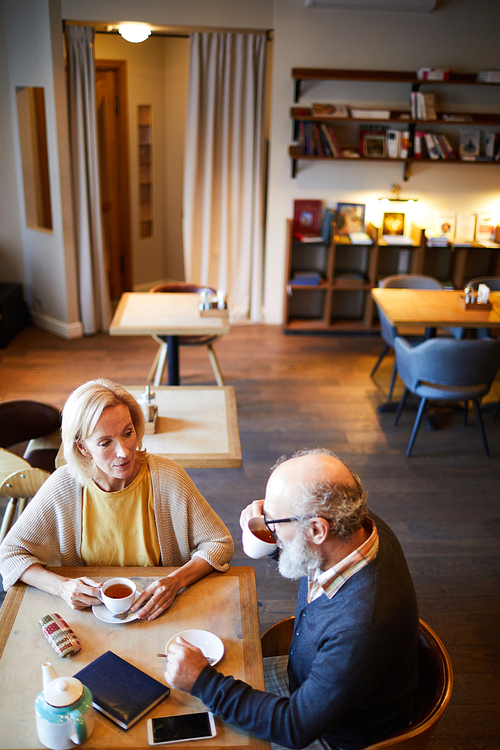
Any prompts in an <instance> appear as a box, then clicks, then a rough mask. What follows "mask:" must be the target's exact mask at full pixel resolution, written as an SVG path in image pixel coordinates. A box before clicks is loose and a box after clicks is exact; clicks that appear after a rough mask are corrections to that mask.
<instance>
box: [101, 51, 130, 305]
mask: <svg viewBox="0 0 500 750" xmlns="http://www.w3.org/2000/svg"><path fill="white" fill-rule="evenodd" d="M95 66H96V99H97V101H96V109H97V136H98V147H99V177H100V186H101V217H102V231H103V242H104V252H105V256H106V265H107V273H108V279H109V291H110V296H111V299H112V300H117V299H119V298H120V297H121V295H122V294H123V292H128V291H131V284H132V280H131V257H130V255H131V249H130V248H131V242H130V211H129V176H128V148H127V143H128V138H127V101H126V62H125V61H124V60H96V63H95Z"/></svg>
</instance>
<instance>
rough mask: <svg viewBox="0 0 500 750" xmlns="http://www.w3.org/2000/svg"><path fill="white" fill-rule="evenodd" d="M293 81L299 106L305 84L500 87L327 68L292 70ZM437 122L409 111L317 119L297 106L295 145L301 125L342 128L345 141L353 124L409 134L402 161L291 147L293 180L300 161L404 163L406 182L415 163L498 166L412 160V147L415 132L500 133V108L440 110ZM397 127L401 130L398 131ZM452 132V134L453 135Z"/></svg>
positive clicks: (458, 78)
mask: <svg viewBox="0 0 500 750" xmlns="http://www.w3.org/2000/svg"><path fill="white" fill-rule="evenodd" d="M292 78H293V79H294V100H295V103H298V101H299V99H300V96H301V85H302V82H303V81H305V80H309V81H320V80H322V81H325V80H326V81H352V82H353V83H356V82H365V83H388V84H389V83H405V84H409V85H410V87H411V89H410V91H418V90H419V89H420V88H421V87H422V86H426V87H428V86H432V87H433V88H434V87H446V86H449V85H462V86H464V85H466V86H481V87H484V86H489V87H492V86H496V87H498V86H499V85H500V84H495V83H485V82H484V81H478V80H476V74H474V73H470V74H469V73H467V74H458V73H455V74H454V73H451V74H450V78H449V79H448V80H446V81H427V80H425V81H424V80H420V79H419V78H417V75H416V73H415V72H411V71H383V70H382V71H381V70H378V71H368V70H341V69H326V68H293V69H292ZM410 91H409V92H408V100H409V98H410ZM436 114H437V119H435V120H420V119H415V118H412V117H411V113H410V109H409V108H408V109H407V110H403V109H401V110H400V109H398V110H392V109H390V110H389V117H388V118H385V117H384V118H383V119H375V118H366V119H361V118H358V117H356V118H354V117H334V118H331V117H330V118H325V117H315V116H314V115H312V114H311V112H310V110H308V108H305V107H300V106H294V107H292V108H291V111H290V117H291V119H292V121H293V138H294V140H295V141H297V140H298V125H299V123H301V122H302V123H310V122H312V123H317V124H318V125H321V124H322V123H327V124H329V125H331V126H332V127H334V128H337V126H339V125H340V129H341V130H340V131H339V138H341V137H342V123H344V124H346V123H350V128H351V130H352V124H353V123H356V124H358V125H373V124H377V125H382V126H383V125H387V124H389V125H391V126H392V127H393V128H394V129H401V130H403V129H404V130H408V131H409V150H408V157H401V158H389V157H382V158H377V157H371V156H369V157H368V156H363V155H360V156H359V157H358V158H352V157H344V156H342V155H340V156H339V157H335V156H329V155H323V154H321V153H305V150H304V149H303V148H302V147H301V146H300V145H296V144H295V145H291V146H290V148H289V155H290V158H291V165H292V177H295V176H296V173H297V164H298V161H299V160H306V159H307V160H316V159H321V160H326V159H329V160H330V161H333V160H334V159H337V158H338V159H342V160H344V161H351V162H366V161H371V162H373V161H377V162H384V163H394V162H397V161H399V162H402V163H403V165H404V166H403V179H404V180H406V179H408V173H409V165H410V164H412V163H415V162H417V163H420V164H422V163H425V164H462V165H463V164H467V166H478V165H481V166H484V165H486V164H487V165H490V166H491V165H493V166H498V165H499V164H500V161H482V160H478V161H465V160H462V159H431V158H414V156H413V143H414V134H415V129H416V128H417V129H420V130H424V129H425V130H426V131H428V130H429V129H430V131H431V132H432V131H435V128H436V126H438V127H439V129H440V130H441V129H442V128H445V129H446V132H447V133H450V134H451V135H450V137H452V134H453V133H456V132H457V129H460V128H462V129H471V128H485V127H491V128H499V129H500V108H499V111H498V112H494V113H484V112H453V111H442V110H439V111H438V112H437V113H436ZM396 126H399V128H398V127H396ZM450 128H451V131H450ZM346 149H349V150H351V151H352V150H353V147H352V144H345V145H344V146H342V145H341V146H340V150H341V151H342V150H346Z"/></svg>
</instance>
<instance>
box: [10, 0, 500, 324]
mask: <svg viewBox="0 0 500 750" xmlns="http://www.w3.org/2000/svg"><path fill="white" fill-rule="evenodd" d="M58 5H59V3H58V2H57V0H44V2H42V0H4V12H5V21H6V24H8V26H9V33H8V34H7V35H6V37H7V44H8V49H7V54H8V64H9V71H8V73H9V76H10V77H9V79H8V80H9V95H10V96H11V95H12V86H13V85H14V86H15V85H28V84H29V85H44V86H45V85H46V84H47V83H48V78H49V77H50V72H49V70H48V68H47V66H49V67H50V62H49V61H50V50H49V51H48V52H47V50H46V48H45V47H44V49H42V44H41V42H42V39H41V37H42V38H43V39H45V40H46V36H45V32H44V33H43V34H41V33H40V29H39V28H37V27H36V24H35V20H36V18H37V16H39V15H40V12H41V11H40V9H43V8H45V7H46V6H49V7H50V8H51V9H52V14H53V15H54V13H55V12H56V10H57V7H58ZM61 8H62V17H63V18H68V19H74V20H95V21H99V20H102V21H107V22H117V21H120V20H142V21H148V22H150V23H153V24H154V23H157V24H162V25H163V24H172V25H179V26H182V25H188V26H189V25H190V26H193V25H196V26H210V27H214V26H220V27H225V28H242V29H243V28H254V29H255V28H259V29H263V28H272V29H274V40H275V41H274V52H273V54H274V57H273V92H272V117H271V124H272V127H271V144H270V184H269V202H268V235H267V248H266V296H265V300H266V302H265V304H266V320H267V321H268V322H270V323H278V322H280V321H281V310H282V294H283V280H284V253H285V248H284V241H285V220H286V218H287V217H290V216H291V212H292V207H293V200H294V198H302V197H318V198H323V199H324V200H326V201H327V202H328V203H329V204H330V205H332V206H335V205H336V203H337V202H338V201H353V202H360V203H366V204H367V207H368V208H367V211H368V218H369V211H370V210H372V209H370V205H371V203H373V200H374V198H376V197H378V196H379V195H384V194H386V193H387V192H388V188H389V185H390V184H391V183H394V182H398V183H400V184H402V189H403V191H404V192H405V193H406V195H408V196H410V195H411V196H412V197H416V198H418V199H419V202H418V204H417V206H418V214H417V215H415V219H416V220H417V221H419V222H420V223H421V225H423V226H428V227H431V228H432V225H433V217H434V211H435V210H453V211H455V212H460V213H462V212H467V211H470V212H474V211H481V210H496V209H497V208H498V198H499V190H498V185H499V180H498V170H497V169H495V168H494V167H490V166H470V167H469V166H466V165H435V166H433V165H429V164H422V165H418V166H415V167H412V172H411V175H410V180H409V182H407V183H404V184H403V183H401V166H400V165H399V164H397V165H396V164H394V165H392V164H381V165H380V164H364V163H363V164H361V163H359V164H351V163H347V164H346V163H344V162H339V163H330V162H328V163H319V164H310V165H307V163H305V162H303V163H302V164H301V165H300V171H299V174H298V176H297V178H296V179H295V180H293V179H292V178H291V176H290V160H289V158H288V145H289V143H290V138H291V126H290V120H289V116H288V113H289V108H290V105H291V103H292V91H293V88H292V80H291V77H290V72H291V69H292V67H333V68H334V67H338V68H372V69H393V70H416V69H418V68H419V67H422V66H432V67H449V68H452V69H454V70H456V71H461V72H473V71H476V70H478V69H484V68H491V67H496V66H497V65H499V64H500V60H499V59H498V50H499V43H498V29H499V28H500V24H499V22H500V3H498V1H497V0H438V3H437V8H436V10H435V11H433V12H432V13H423V14H416V13H405V12H400V13H396V12H395V13H392V12H391V13H389V12H373V11H334V10H314V9H310V8H305V7H304V2H303V0H254V1H253V2H251V3H249V2H240V0H169V2H165V0H144V1H143V2H141V3H137V2H136V0H62V2H61ZM16 9H19V10H16ZM32 19H33V20H32ZM44 23H46V19H45V21H44ZM11 27H12V29H13V34H11ZM42 28H43V25H42ZM35 29H36V33H35ZM52 49H53V52H54V55H55V56H56V58H57V60H59V48H58V45H57V44H56V43H54V44H53V47H52ZM38 55H41V56H42V58H41V60H40V59H39V58H38ZM13 61H16V65H18V66H20V67H21V69H22V70H23V71H26V75H27V76H28V78H29V80H25V76H23V77H22V79H21V80H19V76H17V77H16V75H14V73H15V71H14V69H13V68H12V64H13ZM2 62H5V61H2V58H1V56H0V65H1V64H2ZM2 67H3V66H2ZM56 69H57V70H58V71H59V73H60V67H59V63H58V62H57V65H56ZM2 74H3V76H5V68H4V69H3V71H2ZM5 80H6V79H5V77H3V78H2V82H0V96H1V95H2V91H5ZM40 81H42V82H41V83H40ZM58 85H59V84H58ZM331 85H332V84H329V86H331ZM483 91H484V89H483ZM495 91H498V89H495ZM349 94H350V92H349V91H344V92H342V98H343V100H344V101H346V102H347V103H350V102H349ZM46 95H47V91H46ZM309 95H310V96H314V98H318V99H319V98H320V97H321V98H323V99H324V100H329V99H330V100H331V99H333V95H334V92H333V91H332V89H331V88H324V87H322V86H319V87H318V88H315V89H314V90H313V93H312V94H311V93H310V94H309ZM404 95H405V96H406V94H404ZM492 95H493V92H492ZM380 96H381V97H382V96H383V94H380ZM398 96H399V93H398V92H397V91H395V93H394V98H395V99H397V98H398ZM495 96H496V94H495ZM4 98H5V97H4ZM2 103H3V101H2ZM8 106H9V107H11V103H10V102H9V104H8ZM457 106H458V105H457ZM50 109H51V110H52V112H54V110H55V109H56V104H55V102H54V98H53V94H52V99H51V100H50ZM11 116H12V112H11ZM60 122H61V120H60V119H57V120H56V118H54V119H53V120H52V121H51V123H50V132H49V155H50V158H51V160H53V159H54V158H56V159H57V156H58V147H59V154H60V152H61V138H64V134H63V133H61V132H60V130H59V131H58V128H59V127H60ZM0 128H1V133H0V135H1V136H2V142H3V144H4V147H5V145H6V146H7V148H9V147H10V146H12V145H13V141H14V140H15V137H16V136H15V134H13V133H9V126H8V123H7V124H6V123H5V116H4V112H2V117H0ZM54 153H55V157H54ZM6 163H7V174H8V171H9V169H10V172H11V173H12V164H10V167H9V158H7V162H6ZM52 164H53V162H52V161H51V178H52V175H53V174H54V169H53V168H52ZM64 170H65V164H64V162H63V163H62V166H61V168H60V170H59V171H60V172H61V171H64ZM57 171H58V170H56V172H57ZM16 174H17V175H18V169H17V168H16ZM17 178H18V177H17ZM6 184H7V183H6V178H5V177H4V175H0V191H1V193H0V194H1V195H2V196H5V197H6V204H5V207H2V212H5V213H7V214H8V217H7V227H6V229H3V228H2V230H0V253H1V252H4V248H3V246H2V245H3V241H4V240H3V238H5V241H6V244H7V245H8V244H9V243H11V244H13V243H15V242H16V231H17V230H16V221H15V219H13V218H12V217H16V213H19V205H18V203H19V199H18V198H17V194H16V196H15V197H14V196H13V195H12V194H11V195H9V194H8V190H7V187H6ZM11 190H12V185H11ZM53 190H57V188H53ZM63 200H64V197H63V198H61V196H57V195H53V196H52V204H53V207H54V218H55V227H54V237H56V236H57V238H58V239H57V241H56V243H55V244H56V245H57V247H58V249H57V250H56V251H55V250H54V248H53V247H52V245H51V246H50V247H49V248H45V247H40V249H38V248H37V249H34V250H31V251H30V254H28V257H27V256H26V254H25V262H26V265H27V267H26V274H27V280H28V281H29V283H30V285H32V283H33V277H34V275H36V274H38V273H39V274H40V276H41V279H42V281H41V282H40V283H39V284H38V288H40V289H42V290H43V294H42V297H43V299H42V300H41V302H42V305H43V306H44V312H45V310H47V311H51V312H48V313H47V314H49V315H51V314H54V315H56V316H60V317H61V319H63V320H65V319H68V320H70V319H71V315H70V313H69V307H68V303H67V300H66V288H67V278H68V273H70V271H71V269H70V270H69V271H68V267H69V266H68V252H67V250H68V245H67V243H66V234H65V241H64V252H63V248H62V247H61V244H62V243H61V237H62V227H61V226H60V225H59V224H58V222H59V221H60V219H57V215H58V213H59V211H58V208H59V207H60V206H62V205H63V204H62V201H63ZM170 206H172V204H171V203H170ZM60 213H61V215H62V210H61V211H60ZM167 221H168V216H167ZM22 234H23V240H22V241H23V243H24V245H25V247H27V237H26V230H24V229H23V232H22ZM52 242H53V244H54V241H52ZM40 244H43V243H40ZM12 252H13V250H10V251H9V254H10V257H12V258H14V255H12ZM0 257H1V256H0ZM38 257H40V258H43V261H44V263H45V266H44V267H39V266H37V259H38ZM28 260H29V263H27V261H28ZM47 260H48V261H49V264H47ZM65 264H66V266H65ZM56 266H57V270H55V269H56ZM49 267H50V269H51V270H50V272H48V271H47V268H49ZM60 268H62V269H63V270H59V269H60ZM11 269H12V273H13V274H15V275H16V274H18V273H20V263H19V262H18V261H17V259H16V261H15V262H12V263H11ZM34 271H36V274H34ZM59 274H62V278H61V279H59V281H61V288H62V289H63V290H64V292H63V293H62V292H61V291H60V289H56V288H55V287H56V286H58V275H59ZM49 276H50V278H48V277H49ZM54 276H55V279H54ZM1 278H2V271H1V269H0V280H1ZM12 280H16V279H12ZM18 280H21V279H18Z"/></svg>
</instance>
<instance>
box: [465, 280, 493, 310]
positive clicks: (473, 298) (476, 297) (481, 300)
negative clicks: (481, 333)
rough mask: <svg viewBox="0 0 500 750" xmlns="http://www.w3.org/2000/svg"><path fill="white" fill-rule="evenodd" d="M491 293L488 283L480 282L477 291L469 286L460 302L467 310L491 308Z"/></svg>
mask: <svg viewBox="0 0 500 750" xmlns="http://www.w3.org/2000/svg"><path fill="white" fill-rule="evenodd" d="M489 294H490V290H489V288H488V287H487V286H486V284H479V287H478V290H477V292H476V291H475V290H474V289H472V287H470V286H467V287H465V289H464V293H463V295H461V297H460V302H461V304H462V307H463V308H464V309H465V310H491V308H492V304H491V302H490V301H489V300H488V297H489Z"/></svg>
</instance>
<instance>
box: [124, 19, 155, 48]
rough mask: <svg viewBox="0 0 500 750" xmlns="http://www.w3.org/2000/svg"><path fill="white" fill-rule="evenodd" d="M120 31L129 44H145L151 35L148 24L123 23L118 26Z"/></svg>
mask: <svg viewBox="0 0 500 750" xmlns="http://www.w3.org/2000/svg"><path fill="white" fill-rule="evenodd" d="M118 31H119V33H120V35H121V36H122V37H123V38H124V39H126V40H127V42H133V43H135V44H137V43H138V42H144V41H145V40H146V39H147V38H148V36H150V35H151V29H150V27H149V26H148V25H147V23H132V22H127V23H122V24H120V26H118Z"/></svg>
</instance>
